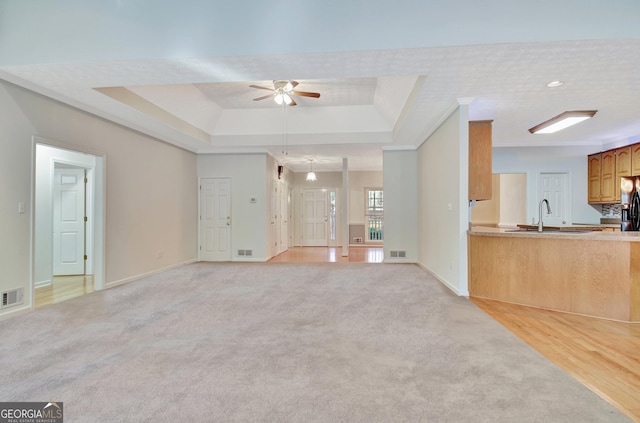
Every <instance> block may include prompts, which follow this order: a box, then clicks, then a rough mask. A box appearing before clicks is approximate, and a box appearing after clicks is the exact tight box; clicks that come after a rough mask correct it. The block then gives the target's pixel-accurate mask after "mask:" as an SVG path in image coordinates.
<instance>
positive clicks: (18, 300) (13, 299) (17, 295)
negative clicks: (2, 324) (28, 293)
mask: <svg viewBox="0 0 640 423" xmlns="http://www.w3.org/2000/svg"><path fill="white" fill-rule="evenodd" d="M19 304H22V288H18V289H12V290H11V291H4V292H3V293H2V305H1V306H0V309H2V308H7V307H13V306H17V305H19Z"/></svg>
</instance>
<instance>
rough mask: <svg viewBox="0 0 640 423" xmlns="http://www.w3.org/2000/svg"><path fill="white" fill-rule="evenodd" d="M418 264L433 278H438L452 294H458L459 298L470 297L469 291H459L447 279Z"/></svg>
mask: <svg viewBox="0 0 640 423" xmlns="http://www.w3.org/2000/svg"><path fill="white" fill-rule="evenodd" d="M416 264H417V265H418V266H420V267H421V268H422V269H423V270H425V271H426V272H427V273H429V274H430V275H431V276H433V277H434V278H436V279H437V280H438V281H440V283H442V284H443V285H444V286H446V287H447V288H449V289H450V290H451V292H453V293H454V294H456V295H457V296H459V297H468V296H469V291H468V290H465V291H464V292H461V291H459V290H458V289H457V288H456V287H455V285H453V284H452V283H451V282H449V281H448V280H446V279H445V278H443V277H442V276H440V275H438V274H437V273H436V272H434V271H433V270H431V269H429V268H428V267H427V266H425V265H424V264H423V263H421V262H419V261H417V262H416Z"/></svg>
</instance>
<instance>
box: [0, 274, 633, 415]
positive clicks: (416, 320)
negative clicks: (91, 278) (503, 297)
mask: <svg viewBox="0 0 640 423" xmlns="http://www.w3.org/2000/svg"><path fill="white" fill-rule="evenodd" d="M0 334H1V341H0V369H2V377H1V378H0V401H62V402H64V410H65V422H67V423H70V422H492V423H495V422H563V423H564V422H623V421H628V420H627V418H626V417H624V416H623V415H622V414H621V413H619V412H618V411H616V410H615V409H614V408H613V407H612V406H610V405H609V404H608V403H606V402H605V401H604V400H602V399H601V398H599V397H598V396H596V395H595V394H593V393H592V392H591V391H589V390H588V389H587V388H585V387H584V386H582V385H581V384H580V383H578V382H577V381H575V380H574V379H572V378H571V377H570V376H568V375H567V374H565V373H564V372H562V371H561V370H560V369H558V368H557V367H556V366H555V365H553V364H552V363H550V362H548V361H547V360H546V359H544V358H543V357H542V356H540V355H539V354H538V353H536V352H535V351H533V350H532V349H531V348H529V347H528V346H527V345H526V344H524V343H523V342H521V341H520V340H518V339H517V338H516V337H514V336H513V335H512V334H511V333H510V332H508V331H507V330H506V329H504V328H503V327H502V326H500V325H499V324H498V323H496V322H495V321H494V320H492V319H491V318H490V317H488V316H487V315H485V314H484V313H483V312H482V311H480V310H479V309H477V308H476V307H475V306H474V305H473V304H471V303H470V302H469V301H468V300H466V299H464V298H460V297H456V296H454V295H453V294H452V293H451V292H449V291H448V290H447V289H446V288H444V287H443V286H442V285H441V284H440V283H439V282H437V281H436V280H434V279H433V278H432V277H431V276H429V275H428V274H427V273H426V272H425V271H424V270H422V269H420V268H419V267H418V266H415V265H401V264H348V263H328V264H284V263H282V264H280V263H255V264H234V263H224V264H210V263H197V264H193V265H188V266H183V267H180V268H176V269H174V270H171V271H167V272H164V273H161V274H158V275H155V276H152V277H148V278H145V279H141V280H138V281H135V282H132V283H129V284H127V285H123V286H120V287H117V288H113V289H110V290H106V291H103V292H95V293H92V294H89V295H86V296H84V297H81V298H77V299H74V300H70V301H68V302H65V303H61V304H55V305H52V306H47V307H44V308H41V309H38V310H36V311H35V312H33V313H30V314H27V315H23V316H19V317H16V318H12V319H9V320H5V321H2V322H0Z"/></svg>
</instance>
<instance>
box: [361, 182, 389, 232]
mask: <svg viewBox="0 0 640 423" xmlns="http://www.w3.org/2000/svg"><path fill="white" fill-rule="evenodd" d="M364 198H365V205H364V210H365V211H364V214H365V220H366V225H367V235H366V236H367V241H373V242H375V241H378V242H379V241H383V240H384V225H383V224H384V192H383V190H382V188H365V190H364Z"/></svg>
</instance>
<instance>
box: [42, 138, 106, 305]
mask: <svg viewBox="0 0 640 423" xmlns="http://www.w3.org/2000/svg"><path fill="white" fill-rule="evenodd" d="M38 144H40V145H44V146H49V147H52V148H56V149H61V150H68V151H72V152H76V153H82V154H90V155H92V156H95V158H96V161H95V166H94V167H93V168H92V169H93V170H94V175H93V183H94V187H93V188H94V191H93V201H94V205H93V215H94V217H95V219H94V221H93V242H94V245H93V269H92V273H93V275H94V289H95V290H96V291H100V290H102V289H105V287H106V284H105V282H106V281H105V273H106V272H105V269H106V225H107V175H106V173H107V172H106V169H107V154H106V153H105V152H103V151H99V150H94V149H91V148H86V147H85V146H80V145H76V144H71V143H67V142H62V141H57V140H52V139H48V138H43V137H40V136H37V135H34V136H32V137H31V198H30V202H31V204H30V217H29V218H30V228H29V229H30V234H29V238H30V249H29V251H30V257H29V290H30V299H29V301H30V304H29V307H30V309H31V310H35V289H36V281H35V280H34V277H35V266H36V263H35V247H36V239H35V236H36V232H35V227H36V210H35V204H36V154H37V145H38ZM49 283H51V282H49ZM41 284H42V281H41V282H39V283H38V286H42V285H41Z"/></svg>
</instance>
